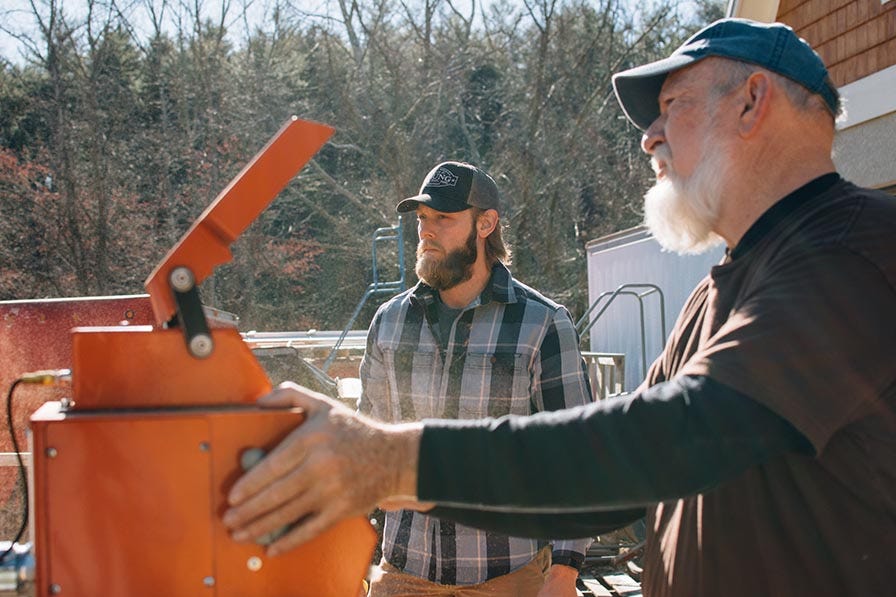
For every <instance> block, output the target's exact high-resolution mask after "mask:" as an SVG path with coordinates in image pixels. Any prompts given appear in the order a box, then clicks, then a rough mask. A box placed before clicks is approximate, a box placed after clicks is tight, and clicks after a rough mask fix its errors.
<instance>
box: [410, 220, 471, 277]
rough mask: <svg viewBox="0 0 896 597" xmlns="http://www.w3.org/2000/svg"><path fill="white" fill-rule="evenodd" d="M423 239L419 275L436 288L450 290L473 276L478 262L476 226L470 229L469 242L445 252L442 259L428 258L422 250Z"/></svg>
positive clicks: (419, 256)
mask: <svg viewBox="0 0 896 597" xmlns="http://www.w3.org/2000/svg"><path fill="white" fill-rule="evenodd" d="M422 247H423V241H420V243H418V244H417V266H416V268H415V271H416V272H417V277H418V278H420V279H421V280H423V281H424V282H425V283H426V284H428V285H429V286H431V287H433V288H435V289H436V290H449V289H451V288H454V287H455V286H457V285H458V284H460V283H461V282H466V281H467V280H469V279H470V278H471V277H472V276H473V264H474V263H475V262H476V256H477V254H478V251H477V249H476V226H475V223H474V225H473V227H472V228H471V229H470V235H469V236H468V237H467V242H466V243H464V246H463V247H461V248H459V249H454V250H453V251H449V252H448V253H446V254H445V256H444V257H443V258H442V259H439V260H435V259H432V258H429V259H427V258H426V255H425V253H424V252H423V250H422Z"/></svg>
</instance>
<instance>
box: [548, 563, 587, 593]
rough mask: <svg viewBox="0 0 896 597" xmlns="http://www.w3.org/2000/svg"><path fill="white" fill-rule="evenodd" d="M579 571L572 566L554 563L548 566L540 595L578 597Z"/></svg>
mask: <svg viewBox="0 0 896 597" xmlns="http://www.w3.org/2000/svg"><path fill="white" fill-rule="evenodd" d="M578 577H579V571H578V570H576V569H575V568H573V567H571V566H564V565H563V564H554V565H553V566H551V567H550V568H548V573H547V575H546V577H545V579H544V585H543V586H542V587H541V590H540V591H538V597H576V579H577V578H578Z"/></svg>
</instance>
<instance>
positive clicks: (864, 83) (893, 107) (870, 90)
mask: <svg viewBox="0 0 896 597" xmlns="http://www.w3.org/2000/svg"><path fill="white" fill-rule="evenodd" d="M840 96H841V97H842V98H843V100H844V106H845V108H846V117H845V118H843V119H842V120H841V121H840V122H838V123H837V128H838V129H839V130H843V129H848V128H849V127H852V126H856V125H857V124H862V123H863V122H867V121H869V120H872V119H874V118H877V117H879V116H883V115H885V114H889V113H890V112H896V65H894V66H890V67H888V68H885V69H884V70H881V71H878V72H876V73H874V74H872V75H868V76H867V77H863V78H861V79H859V80H858V81H853V82H852V83H849V84H848V85H844V86H843V87H841V88H840Z"/></svg>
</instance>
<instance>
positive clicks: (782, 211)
mask: <svg viewBox="0 0 896 597" xmlns="http://www.w3.org/2000/svg"><path fill="white" fill-rule="evenodd" d="M839 181H840V175H839V174H837V173H836V172H830V173H828V174H823V175H821V176H819V177H818V178H816V179H814V180H811V181H809V182H807V183H806V184H804V185H803V186H801V187H800V188H798V189H797V190H795V191H793V192H792V193H790V194H789V195H787V196H785V197H784V198H783V199H781V200H779V201H778V202H777V203H775V204H774V205H772V206H771V207H770V208H768V209H767V210H766V211H765V213H763V214H762V215H761V216H760V217H759V219H758V220H756V221H755V222H753V225H752V226H750V228H749V229H748V230H747V232H746V233H745V234H744V235H743V236H742V237H741V239H740V242H739V243H737V245H736V246H735V247H734V248H733V249H729V250H727V251H726V252H727V253H728V257H729V259H730V260H732V261H733V260H735V259H737V258H738V257H741V256H742V255H745V254H746V253H747V252H749V250H750V249H752V248H753V247H755V246H756V245H757V244H758V243H759V241H760V240H762V239H763V238H764V237H765V236H766V235H767V234H768V233H769V232H771V231H772V229H773V228H774V227H775V226H777V225H778V223H779V222H781V221H783V220H785V219H787V217H788V216H789V215H790V214H792V213H793V212H795V211H796V210H797V209H799V207H800V206H801V205H803V204H804V203H806V202H808V201H809V200H810V199H812V198H814V197H817V196H818V195H820V194H822V193H824V192H825V191H827V190H828V189H830V188H831V187H832V186H834V185H835V184H836V183H837V182H839Z"/></svg>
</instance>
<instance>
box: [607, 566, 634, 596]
mask: <svg viewBox="0 0 896 597" xmlns="http://www.w3.org/2000/svg"><path fill="white" fill-rule="evenodd" d="M601 578H603V580H604V581H605V582H606V583H607V584H608V585H610V586H611V587H613V590H614V591H616V594H617V595H619V597H641V585H640V584H638V581H636V580H634V579H633V578H632V577H631V576H629V575H628V574H625V573H622V572H620V573H619V574H607V575H605V576H602V577H601Z"/></svg>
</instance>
